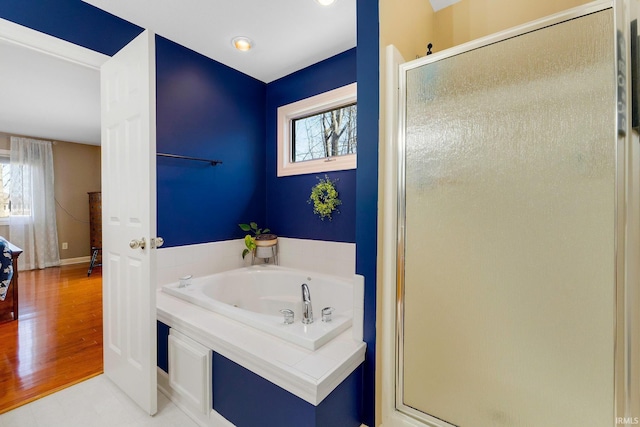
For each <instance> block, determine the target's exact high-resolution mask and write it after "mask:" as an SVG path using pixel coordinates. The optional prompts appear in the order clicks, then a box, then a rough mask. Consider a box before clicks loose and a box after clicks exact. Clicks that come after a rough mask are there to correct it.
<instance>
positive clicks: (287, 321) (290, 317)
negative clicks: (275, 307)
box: [280, 308, 294, 325]
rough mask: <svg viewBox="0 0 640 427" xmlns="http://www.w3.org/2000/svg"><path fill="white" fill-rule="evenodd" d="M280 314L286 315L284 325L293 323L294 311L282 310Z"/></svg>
mask: <svg viewBox="0 0 640 427" xmlns="http://www.w3.org/2000/svg"><path fill="white" fill-rule="evenodd" d="M280 313H282V314H284V323H285V324H286V325H290V324H292V323H293V315H294V314H293V310H289V309H288V308H284V309H282V310H280Z"/></svg>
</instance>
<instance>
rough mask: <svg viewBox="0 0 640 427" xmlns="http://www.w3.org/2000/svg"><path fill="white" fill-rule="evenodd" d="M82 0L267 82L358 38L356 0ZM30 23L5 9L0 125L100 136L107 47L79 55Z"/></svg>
mask: <svg viewBox="0 0 640 427" xmlns="http://www.w3.org/2000/svg"><path fill="white" fill-rule="evenodd" d="M83 1H85V2H86V3H89V4H92V5H94V6H96V7H99V8H100V9H103V10H105V11H107V12H109V13H112V14H114V15H116V16H119V17H121V18H123V19H125V20H127V21H130V22H132V23H134V24H136V25H138V26H140V27H143V28H148V29H150V30H151V31H153V32H155V33H156V34H158V35H160V36H163V37H165V38H168V39H170V40H173V41H175V42H177V43H179V44H181V45H183V46H186V47H188V48H190V49H192V50H194V51H196V52H198V53H200V54H203V55H205V56H208V57H210V58H212V59H215V60H216V61H218V62H221V63H223V64H225V65H228V66H230V67H232V68H235V69H236V70H239V71H241V72H243V73H245V74H248V75H250V76H252V77H255V78H256V79H259V80H261V81H263V82H265V83H269V82H271V81H273V80H276V79H278V78H280V77H283V76H285V75H288V74H290V73H292V72H294V71H297V70H300V69H302V68H304V67H306V66H309V65H312V64H314V63H316V62H319V61H321V60H323V59H326V58H329V57H331V56H333V55H336V54H338V53H340V52H344V51H345V50H348V49H350V48H352V47H354V46H355V45H356V0H336V2H335V3H334V4H333V5H331V6H327V7H324V6H321V5H320V4H318V3H317V2H316V1H315V0H270V1H266V0H181V1H175V0H136V1H126V2H114V1H110V0H83ZM7 28H8V29H9V30H11V31H9V33H8V34H11V35H12V36H10V37H7V36H6V34H7V32H6V31H5V30H6V29H7ZM14 31H17V32H18V33H20V37H18V39H17V41H16V39H15V38H12V37H13V34H15V33H14ZM23 33H26V36H25V37H26V38H25V37H23V35H24V34H23ZM33 33H37V32H35V31H33V30H30V29H27V28H25V27H21V26H19V25H16V24H13V23H11V22H8V21H5V20H1V19H0V58H2V60H1V61H0V93H1V94H2V99H3V100H5V102H0V132H5V133H9V134H16V135H25V136H31V137H36V138H45V139H52V140H59V141H70V142H79V143H84V144H93V145H100V103H99V96H100V87H99V82H100V75H99V71H98V69H99V66H100V64H101V63H102V62H103V61H104V60H105V59H106V57H104V55H100V54H97V53H96V52H91V51H89V53H87V52H84V53H83V52H81V53H83V55H84V56H83V55H81V57H83V58H84V57H86V56H87V55H88V56H89V57H91V58H92V60H91V61H88V62H83V60H77V55H75V53H71V54H68V53H69V52H75V50H77V49H79V50H82V49H84V48H80V47H78V46H76V45H71V44H70V43H67V42H64V41H62V40H59V39H54V38H52V37H50V36H46V35H43V34H41V33H37V37H34V36H33ZM236 36H246V37H249V38H251V39H252V40H253V42H254V48H253V49H251V50H250V51H249V52H240V51H237V50H235V49H234V48H233V47H232V45H231V40H232V39H233V38H234V37H236ZM42 38H44V39H45V40H46V43H45V45H47V46H45V47H42V46H41V40H42ZM25 39H26V40H27V41H26V42H25ZM51 39H54V40H51ZM34 40H35V41H34ZM49 44H52V45H55V48H54V49H52V50H53V51H54V53H53V54H51V53H50V49H49V46H48V45H49ZM60 46H62V47H61V48H60ZM60 49H62V51H63V52H64V53H63V54H60V53H59V52H60ZM85 50H86V49H85ZM92 55H93V56H94V57H95V58H93V57H92ZM69 59H70V60H69ZM6 100H10V102H6Z"/></svg>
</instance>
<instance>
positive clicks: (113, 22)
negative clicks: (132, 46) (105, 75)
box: [0, 0, 142, 56]
mask: <svg viewBox="0 0 640 427" xmlns="http://www.w3.org/2000/svg"><path fill="white" fill-rule="evenodd" d="M0 17H1V18H3V19H6V20H8V21H12V22H16V23H18V24H20V25H23V26H25V27H29V28H33V29H34V30H38V31H40V32H42V33H45V34H49V35H51V36H54V37H57V38H59V39H62V40H66V41H68V42H71V43H74V44H77V45H80V46H84V47H86V48H89V49H92V50H95V51H97V52H101V53H104V54H105V55H109V56H113V54H115V53H116V52H117V51H119V50H120V49H122V48H123V47H124V46H125V45H126V44H127V43H129V42H130V41H131V40H133V39H134V38H135V37H136V36H137V35H138V34H140V33H141V32H142V28H140V27H138V26H137V25H133V24H132V23H130V22H128V21H125V20H123V19H120V18H118V17H115V16H113V15H111V14H109V13H107V12H104V11H103V10H101V9H98V8H96V7H94V6H91V5H89V4H87V3H84V2H82V1H80V0H1V1H0Z"/></svg>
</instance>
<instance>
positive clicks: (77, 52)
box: [0, 18, 110, 102]
mask: <svg viewBox="0 0 640 427" xmlns="http://www.w3.org/2000/svg"><path fill="white" fill-rule="evenodd" d="M0 40H4V41H7V42H9V43H12V44H15V45H18V46H21V47H24V48H26V49H31V50H35V51H38V52H40V53H45V54H47V55H51V56H53V57H56V58H59V59H62V60H65V61H68V62H73V63H74V64H78V65H82V66H84V67H87V68H90V69H92V70H96V71H98V73H99V72H100V66H101V65H102V64H104V63H105V61H107V60H108V59H109V58H110V57H109V56H108V55H104V54H102V53H100V52H96V51H94V50H91V49H87V48H86V47H82V46H79V45H77V44H73V43H71V42H68V41H65V40H62V39H59V38H57V37H53V36H50V35H48V34H45V33H41V32H39V31H36V30H33V29H31V28H28V27H24V26H22V25H19V24H16V23H15V22H11V21H7V20H6V19H2V18H0ZM98 102H100V100H98Z"/></svg>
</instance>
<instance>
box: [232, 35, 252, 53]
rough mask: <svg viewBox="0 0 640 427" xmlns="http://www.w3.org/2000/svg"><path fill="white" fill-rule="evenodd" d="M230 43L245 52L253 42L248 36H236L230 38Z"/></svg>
mask: <svg viewBox="0 0 640 427" xmlns="http://www.w3.org/2000/svg"><path fill="white" fill-rule="evenodd" d="M231 44H232V45H233V47H235V48H236V49H238V50H240V51H242V52H246V51H248V50H250V49H251V48H252V47H253V42H252V41H251V39H250V38H248V37H236V38H234V39H233V40H231Z"/></svg>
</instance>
